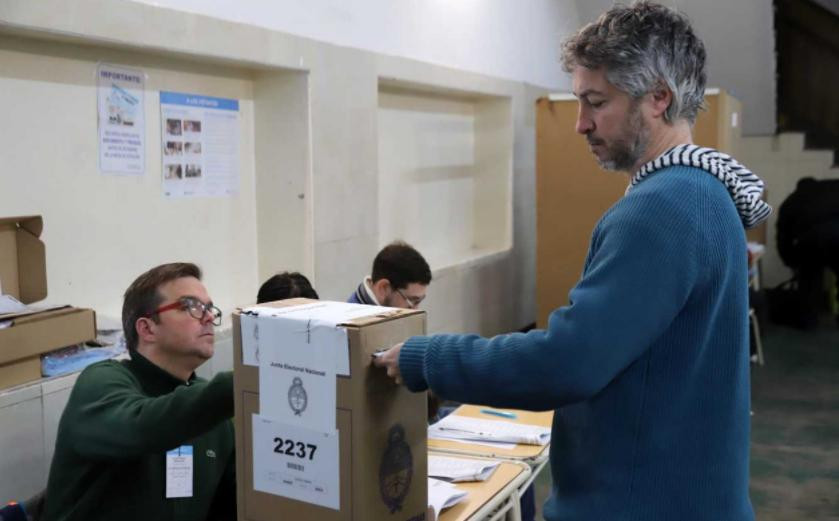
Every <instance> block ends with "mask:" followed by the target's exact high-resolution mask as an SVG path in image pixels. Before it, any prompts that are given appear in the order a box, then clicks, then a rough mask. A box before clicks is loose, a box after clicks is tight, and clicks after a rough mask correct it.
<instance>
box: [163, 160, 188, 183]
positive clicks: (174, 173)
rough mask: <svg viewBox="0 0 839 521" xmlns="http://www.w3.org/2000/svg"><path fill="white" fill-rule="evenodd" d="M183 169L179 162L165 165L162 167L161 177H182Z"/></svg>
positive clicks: (169, 178)
mask: <svg viewBox="0 0 839 521" xmlns="http://www.w3.org/2000/svg"><path fill="white" fill-rule="evenodd" d="M183 176H184V175H183V170H182V169H181V165H180V163H176V164H173V165H165V167H164V169H163V178H164V179H167V180H171V179H181V178H183Z"/></svg>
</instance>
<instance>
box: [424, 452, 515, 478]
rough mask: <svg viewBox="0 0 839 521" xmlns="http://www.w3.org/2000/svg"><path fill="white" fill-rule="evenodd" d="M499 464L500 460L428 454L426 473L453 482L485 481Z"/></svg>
mask: <svg viewBox="0 0 839 521" xmlns="http://www.w3.org/2000/svg"><path fill="white" fill-rule="evenodd" d="M500 464H501V462H500V461H487V460H478V459H466V458H450V457H447V456H437V455H429V456H428V475H429V476H430V477H434V478H440V479H445V480H446V481H451V482H455V483H458V482H461V481H486V480H487V479H489V477H490V476H491V475H492V473H493V472H495V469H496V468H497V467H498V465H500Z"/></svg>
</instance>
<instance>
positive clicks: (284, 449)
mask: <svg viewBox="0 0 839 521" xmlns="http://www.w3.org/2000/svg"><path fill="white" fill-rule="evenodd" d="M274 443H276V445H275V446H274V452H276V453H277V454H285V455H287V456H297V457H298V458H301V459H306V450H307V449H308V450H309V454H308V457H309V459H310V460H311V459H313V458H314V457H315V451H316V450H317V449H318V446H317V445H312V444H311V443H303V442H302V441H294V440H289V439H283V438H274Z"/></svg>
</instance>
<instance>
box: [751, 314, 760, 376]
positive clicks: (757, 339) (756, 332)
mask: <svg viewBox="0 0 839 521" xmlns="http://www.w3.org/2000/svg"><path fill="white" fill-rule="evenodd" d="M749 322H751V325H752V328H754V335H755V349H757V363H758V365H763V342H761V340H760V325H759V324H758V321H757V313H755V310H754V308H750V309H749Z"/></svg>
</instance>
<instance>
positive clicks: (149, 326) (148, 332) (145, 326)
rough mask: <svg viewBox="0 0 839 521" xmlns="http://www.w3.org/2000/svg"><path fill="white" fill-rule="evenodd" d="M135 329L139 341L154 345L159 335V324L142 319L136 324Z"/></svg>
mask: <svg viewBox="0 0 839 521" xmlns="http://www.w3.org/2000/svg"><path fill="white" fill-rule="evenodd" d="M134 329H135V330H136V331H137V339H138V340H139V341H140V343H143V344H152V343H154V341H155V337H156V335H157V324H155V323H154V320H152V319H150V318H148V317H140V318H138V319H137V321H136V322H134Z"/></svg>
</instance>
